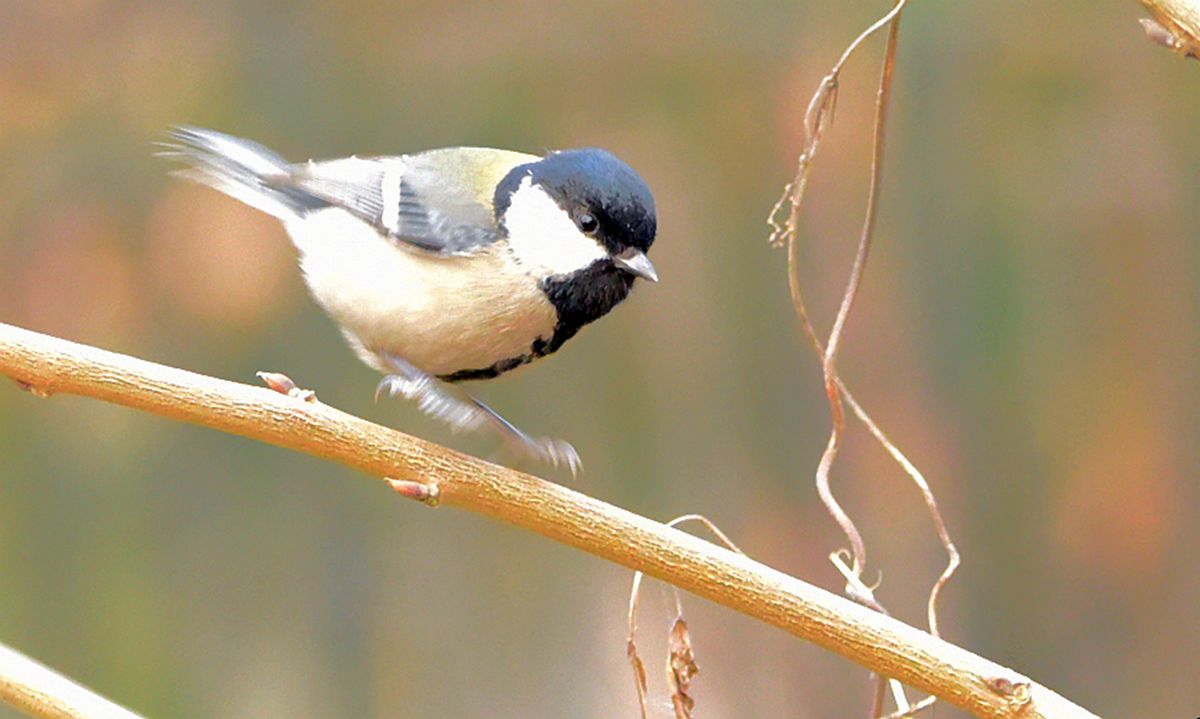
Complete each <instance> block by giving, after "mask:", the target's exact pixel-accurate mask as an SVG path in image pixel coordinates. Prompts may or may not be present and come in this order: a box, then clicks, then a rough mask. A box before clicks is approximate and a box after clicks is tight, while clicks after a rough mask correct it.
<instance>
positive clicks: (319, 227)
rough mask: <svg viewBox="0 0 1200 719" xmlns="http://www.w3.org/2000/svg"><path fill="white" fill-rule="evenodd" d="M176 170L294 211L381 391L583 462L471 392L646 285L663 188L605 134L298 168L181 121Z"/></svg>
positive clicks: (280, 214)
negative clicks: (523, 146) (594, 141)
mask: <svg viewBox="0 0 1200 719" xmlns="http://www.w3.org/2000/svg"><path fill="white" fill-rule="evenodd" d="M159 144H160V152H159V153H158V154H160V155H163V156H166V157H168V158H171V159H174V160H176V161H179V162H181V163H182V165H183V167H182V168H181V169H178V170H176V171H175V172H174V174H176V175H178V176H181V177H183V178H186V179H188V180H192V181H195V182H198V183H200V184H203V185H207V186H209V187H211V188H213V189H216V190H218V191H220V192H222V193H224V194H226V195H228V196H230V197H232V198H234V199H236V200H239V201H241V202H243V203H245V204H247V205H249V206H251V207H253V208H256V209H258V210H261V211H263V212H265V213H267V214H269V215H271V216H273V217H275V218H277V219H278V220H280V221H281V222H282V223H283V227H284V229H285V230H286V231H287V234H288V236H289V237H290V238H291V240H292V243H293V244H294V245H295V247H296V250H297V252H298V255H299V265H300V269H301V273H302V275H303V278H304V281H305V283H306V285H307V286H308V289H309V291H310V293H311V294H312V296H313V298H314V299H315V300H316V302H317V304H319V305H320V306H321V307H322V308H323V309H324V310H325V311H326V312H327V313H328V314H329V316H330V317H331V318H332V319H333V320H334V322H335V323H336V324H337V326H338V327H339V329H340V330H341V332H342V334H343V335H344V336H345V338H346V340H347V342H348V343H349V345H350V346H351V347H352V348H353V350H354V351H355V353H356V354H357V355H358V356H359V357H360V358H361V359H362V360H363V361H364V362H365V363H366V364H367V365H369V366H370V367H372V368H374V369H376V370H378V371H379V372H381V373H383V374H384V378H383V379H382V380H381V381H380V382H379V384H378V386H377V389H376V397H377V398H378V397H379V396H380V395H383V394H387V395H392V396H397V395H398V396H404V397H406V398H408V399H411V400H415V401H416V403H417V406H418V407H419V408H420V409H421V410H422V411H423V412H425V413H427V414H429V415H431V416H433V417H435V418H437V419H439V420H442V421H445V422H447V423H448V424H449V425H450V426H451V427H452V428H454V429H456V430H477V429H481V428H485V427H490V428H492V429H493V430H494V431H496V432H498V433H499V434H500V435H501V436H502V437H504V438H505V439H507V440H509V442H510V444H511V445H512V446H514V447H516V448H517V449H518V450H519V451H520V452H522V453H523V454H525V455H527V456H532V457H534V458H536V459H538V460H542V461H547V462H549V463H551V464H553V465H556V466H557V465H559V464H564V465H566V466H568V467H569V468H570V469H571V471H572V473H575V472H576V471H577V470H578V469H579V467H580V460H579V455H578V452H576V450H575V449H574V447H573V446H571V444H570V443H568V442H565V441H563V440H557V439H551V438H546V437H535V436H532V435H529V434H526V433H525V432H523V431H522V430H520V429H519V428H517V427H516V426H515V425H513V424H512V423H511V422H509V421H508V420H506V419H504V417H503V416H501V415H500V414H499V413H498V412H496V411H495V410H493V409H492V408H491V407H489V406H488V405H487V404H485V403H484V402H482V401H480V400H478V399H476V398H475V397H474V396H473V395H472V394H470V393H468V392H467V391H466V390H465V389H463V388H462V383H464V382H468V381H478V380H487V379H491V378H494V377H497V376H499V375H502V374H505V373H508V372H511V371H513V370H516V369H517V368H520V367H523V366H525V365H527V364H529V363H531V362H533V361H535V360H538V359H541V358H543V357H546V356H548V355H550V354H553V353H554V352H556V351H557V350H558V349H559V348H561V347H562V346H563V344H564V343H565V342H567V341H568V340H570V339H571V338H572V337H574V336H575V335H576V333H578V332H579V330H580V329H582V328H583V327H584V326H585V325H587V324H589V323H591V322H593V321H595V320H597V319H599V318H601V317H603V316H604V315H606V314H608V312H609V311H611V310H612V309H613V308H614V307H616V306H617V305H618V304H619V303H621V302H622V301H623V300H624V299H625V298H626V297H627V296H628V295H629V293H630V291H631V289H632V288H633V286H634V284H635V282H637V281H638V280H646V281H649V282H657V281H658V273H657V271H656V270H655V267H654V265H653V264H652V263H651V262H650V259H649V257H648V256H647V252H648V251H649V250H650V246H651V245H652V244H653V243H654V240H655V237H656V235H657V231H658V220H657V211H656V207H655V202H654V196H653V194H652V193H651V191H650V188H649V186H648V185H647V184H646V182H645V180H643V179H642V177H641V176H640V175H639V174H638V173H637V172H636V171H635V170H634V169H633V168H632V167H630V166H629V165H628V164H626V163H625V162H624V161H622V160H621V159H619V158H618V157H617V156H616V155H614V154H612V153H611V152H608V151H606V150H603V149H599V148H595V147H584V148H578V149H568V150H559V151H551V152H548V153H546V154H545V155H541V156H539V155H534V154H528V153H524V152H516V151H511V150H499V149H492V148H486V147H448V148H442V149H433V150H425V151H421V152H415V153H412V154H403V155H392V156H377V157H357V156H350V157H346V158H342V159H332V160H323V161H316V160H309V161H307V162H300V163H292V162H289V161H287V160H285V159H284V158H283V157H282V156H280V155H279V154H277V153H275V152H274V151H272V150H269V149H267V148H266V147H264V146H263V145H261V144H259V143H257V142H254V141H251V140H247V139H243V138H240V137H235V136H233V135H229V134H225V133H223V132H218V131H215V130H209V129H204V128H200V127H193V126H177V127H174V128H172V129H171V130H169V131H168V133H167V139H166V140H165V141H163V142H160V143H159Z"/></svg>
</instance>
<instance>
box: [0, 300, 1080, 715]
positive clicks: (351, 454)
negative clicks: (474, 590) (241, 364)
mask: <svg viewBox="0 0 1200 719" xmlns="http://www.w3.org/2000/svg"><path fill="white" fill-rule="evenodd" d="M0 374H3V375H7V376H9V377H11V378H13V379H15V380H17V381H18V382H20V383H23V384H24V385H28V386H29V387H31V388H34V389H36V390H37V391H38V392H40V393H42V394H44V395H47V396H53V395H62V394H73V395H80V396H85V397H92V398H95V399H100V400H104V401H107V402H113V403H116V404H120V405H124V406H127V407H133V408H135V409H141V410H143V411H146V412H151V413H154V414H158V415H161V416H164V417H169V418H171V419H175V420H179V421H182V422H190V423H193V424H198V425H201V426H204V427H210V428H212V429H216V430H220V431H223V432H228V433H231V434H237V435H241V436H244V437H249V438H251V439H256V440H259V441H262V442H266V443H269V444H274V445H276V446H279V447H283V448H285V449H291V450H294V451H298V452H305V453H307V454H311V455H313V456H315V457H320V458H323V459H328V460H331V461H334V462H338V463H341V464H343V465H346V466H348V467H352V468H354V469H357V470H359V471H361V472H364V473H366V474H368V475H370V476H373V477H377V478H382V477H391V478H394V479H399V480H406V481H412V482H419V483H422V484H426V485H436V486H437V488H438V496H439V498H440V501H441V503H442V504H443V505H445V506H451V507H459V508H462V509H467V510H470V511H473V512H476V513H478V514H481V515H483V516H485V517H490V518H493V519H496V520H499V521H503V522H507V523H509V524H512V525H514V526H518V527H523V528H525V529H528V530H530V531H532V532H536V533H537V534H540V535H542V536H544V537H547V538H549V539H553V540H555V541H558V542H562V543H564V544H567V545H569V546H572V547H576V548H578V549H582V550H583V551H585V552H588V553H590V554H593V555H595V556H597V557H600V558H602V559H606V560H608V561H611V562H615V563H618V564H621V565H623V566H626V567H629V568H630V569H634V570H638V571H643V572H645V573H646V574H648V575H650V576H653V577H655V578H657V579H660V580H662V581H664V582H667V583H669V584H673V585H675V586H678V587H679V588H681V589H684V590H685V591H689V592H692V593H693V594H696V595H698V596H701V597H704V598H706V599H709V600H712V601H714V602H716V603H718V604H721V605H723V606H726V607H728V608H730V609H733V610H734V611H738V612H741V613H743V614H746V615H748V616H751V617H755V618H757V619H759V620H761V621H764V622H766V623H768V624H771V625H772V626H776V627H779V628H780V629H783V630H785V631H787V632H789V633H791V634H793V635H795V636H797V637H800V638H803V639H806V640H808V641H810V642H813V643H814V644H816V645H818V646H820V647H824V648H826V649H828V650H830V651H834V652H836V653H838V654H841V655H842V656H844V657H846V658H848V659H850V660H851V661H854V662H857V663H859V664H861V665H862V666H864V667H867V668H868V669H870V670H871V671H874V672H878V673H880V674H883V675H885V676H890V677H895V678H896V679H899V680H901V681H903V682H904V683H906V684H908V685H909V686H913V687H916V688H918V689H921V690H923V691H925V692H928V693H931V694H935V695H937V696H939V697H942V698H943V699H945V700H946V701H948V702H950V703H951V704H953V705H955V706H959V707H962V708H963V709H965V710H967V711H969V712H971V713H973V714H975V715H976V716H979V717H985V718H990V717H995V718H997V719H999V718H1002V717H1012V716H1014V714H1013V712H1012V710H1011V706H1010V705H1011V696H1009V695H1004V694H1003V693H1001V692H997V691H996V690H994V689H993V688H992V686H994V684H993V685H989V684H988V683H987V681H989V678H991V680H992V681H993V682H994V680H995V678H997V677H1005V678H1008V680H1009V681H1010V682H1012V683H1013V684H1014V685H1016V684H1020V683H1026V684H1027V685H1028V695H1029V696H1030V697H1031V699H1030V701H1029V702H1028V703H1026V704H1024V705H1023V708H1022V712H1023V713H1022V714H1021V717H1022V719H1042V718H1046V719H1050V718H1053V719H1084V718H1086V717H1094V716H1095V715H1093V714H1092V713H1090V712H1088V711H1086V710H1085V709H1083V708H1081V707H1079V706H1077V705H1075V704H1073V703H1071V702H1069V701H1067V700H1066V699H1064V698H1063V697H1061V696H1059V695H1058V694H1057V693H1055V692H1054V691H1053V690H1051V689H1049V688H1047V687H1044V686H1041V685H1038V684H1035V683H1033V682H1032V680H1029V679H1027V678H1025V677H1023V676H1021V675H1020V674H1017V673H1016V672H1014V671H1012V670H1011V669H1008V668H1006V667H1003V666H1000V665H999V664H996V663H995V662H992V661H990V660H988V659H985V658H983V657H980V656H978V655H976V654H973V653H971V652H969V651H967V650H965V649H962V648H961V647H957V646H955V645H953V644H950V643H949V642H946V641H944V640H941V639H938V638H937V637H934V636H932V635H930V634H928V633H927V632H924V631H921V630H919V629H917V628H915V627H911V626H909V625H907V624H904V623H902V622H899V621H897V620H895V619H892V618H891V617H887V616H884V615H883V614H880V613H878V612H875V611H872V610H870V609H866V608H864V607H862V606H859V605H858V604H855V603H854V602H851V601H849V600H847V599H844V598H842V597H839V596H837V595H835V594H833V593H831V592H827V591H825V590H824V589H821V588H819V587H815V586H813V585H811V584H808V583H806V582H803V581H801V580H799V579H796V578H795V577H792V576H789V575H787V574H784V573H783V572H780V571H778V570H775V569H772V568H770V567H768V566H766V565H763V564H761V563H759V562H756V561H754V560H752V559H749V558H747V557H745V556H743V555H741V554H738V553H736V552H732V551H730V550H727V549H724V548H722V547H718V546H717V545H715V544H712V543H709V542H705V541H703V540H701V539H698V538H696V537H693V536H691V535H689V534H687V533H685V532H681V531H679V530H677V529H672V528H671V527H667V526H666V525H664V524H661V523H659V522H655V521H652V520H649V519H646V518H645V517H641V516H639V515H636V514H634V513H632V512H629V511H626V510H624V509H620V508H618V507H614V506H612V505H609V504H606V503H604V502H601V501H600V500H598V499H593V498H592V497H588V496H586V495H583V494H580V493H579V492H575V491H573V490H570V489H567V488H565V487H562V486H559V485H556V484H553V483H551V482H547V481H544V480H541V479H538V478H537V477H532V476H530V475H527V474H523V473H521V472H517V471H515V470H511V469H506V468H504V467H499V466H497V465H494V464H491V463H488V462H485V461H484V460H481V459H477V458H475V457H470V456H467V455H464V454H461V453H459V452H456V451H454V450H452V449H448V448H446V447H442V446H440V445H437V444H434V443H432V442H427V441H425V440H422V439H419V438H417V437H412V436H409V435H406V434H402V433H400V432H397V431H395V430H393V429H389V428H387V427H382V426H380V425H377V424H373V423H371V422H368V421H366V420H364V419H361V418H359V417H355V416H353V415H349V414H346V413H345V412H341V411H339V410H337V409H334V408H332V407H329V406H328V405H325V404H323V403H320V402H305V401H303V400H301V399H297V398H294V397H288V396H286V395H282V394H280V393H278V392H274V391H272V390H270V389H267V388H265V387H256V386H251V385H245V384H239V383H236V382H229V381H226V380H220V379H216V378H213V377H207V376H204V375H200V374H195V373H193V372H187V371H185V370H181V369H176V368H174V367H168V366H164V365H160V364H155V363H153V362H147V361H145V360H140V359H136V358H133V357H129V356H126V355H120V354H116V353H113V352H107V351H105V350H101V349H97V348H95V347H89V346H86V345H81V344H76V343H74V342H69V341H66V340H62V339H58V338H55V337H50V336H47V335H42V334H38V333H36V332H30V331H28V330H24V329H20V328H18V327H13V326H12V325H6V324H2V323H0ZM27 401H31V402H32V401H35V399H34V398H33V397H32V396H29V397H28V398H27ZM17 404H18V405H19V402H17ZM385 486H386V485H385Z"/></svg>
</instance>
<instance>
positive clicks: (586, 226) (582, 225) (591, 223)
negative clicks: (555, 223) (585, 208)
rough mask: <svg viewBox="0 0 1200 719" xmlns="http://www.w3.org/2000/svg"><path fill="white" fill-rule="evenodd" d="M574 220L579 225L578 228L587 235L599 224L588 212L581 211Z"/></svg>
mask: <svg viewBox="0 0 1200 719" xmlns="http://www.w3.org/2000/svg"><path fill="white" fill-rule="evenodd" d="M575 222H576V223H577V224H578V225H579V229H580V230H583V231H584V232H586V233H587V234H589V235H590V234H592V233H593V232H595V231H596V228H598V227H599V226H600V223H599V222H598V221H597V220H596V216H595V215H593V214H591V213H588V212H584V213H581V214H580V215H579V217H578V218H576V220H575Z"/></svg>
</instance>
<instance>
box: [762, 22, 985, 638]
mask: <svg viewBox="0 0 1200 719" xmlns="http://www.w3.org/2000/svg"><path fill="white" fill-rule="evenodd" d="M901 10H903V3H902V2H901V3H897V4H896V5H895V6H894V7H893V8H892V10H891V11H890V12H889V13H888V14H887V15H885V16H884V17H883V18H881V19H880V20H879V21H878V22H876V23H875V24H873V25H872V26H871V27H870V28H868V29H867V30H866V31H865V32H864V33H863V34H861V35H860V36H859V37H858V38H856V39H855V42H854V43H852V44H851V45H850V47H848V48H847V50H846V52H844V53H843V54H842V57H841V58H840V59H839V61H838V64H837V65H835V67H834V70H833V71H832V72H831V73H830V75H829V76H827V77H826V79H825V80H824V81H822V83H821V86H820V87H819V88H818V89H817V92H816V93H815V94H814V96H813V99H812V101H811V102H810V104H809V110H808V113H807V114H806V122H805V128H806V132H807V134H808V141H807V143H806V146H805V149H804V151H803V152H802V153H801V157H800V164H799V169H798V172H797V176H796V177H795V178H794V179H793V180H792V181H791V182H789V183H788V185H787V186H786V187H785V189H784V194H783V197H781V198H780V200H779V202H778V203H776V206H775V208H774V209H773V210H772V213H771V216H770V217H769V218H768V224H769V225H770V226H771V227H772V233H771V238H770V240H771V242H772V243H773V244H781V243H784V244H786V246H787V266H788V289H789V291H790V292H791V297H792V304H793V306H794V307H795V310H796V314H797V316H798V317H799V319H800V325H801V328H802V329H803V330H804V333H805V335H806V336H807V337H808V339H809V342H810V344H811V345H812V346H813V348H814V349H815V351H816V353H817V355H818V356H819V357H821V358H822V360H824V358H825V357H826V356H827V354H828V352H827V350H826V347H825V344H824V343H823V342H822V340H821V338H820V336H819V335H818V334H817V331H816V328H815V327H814V326H813V323H812V320H811V318H810V317H809V314H808V309H807V306H806V304H805V301H804V294H803V289H802V287H801V283H800V248H799V239H798V229H799V228H798V224H797V220H798V212H799V207H800V204H801V200H802V196H803V189H804V186H805V184H806V183H807V178H808V171H809V170H810V169H811V165H812V163H811V160H812V158H813V157H814V156H815V154H816V149H817V147H818V146H819V143H820V139H821V133H822V132H823V131H824V129H825V126H826V123H827V120H826V119H825V118H826V116H827V115H826V113H827V112H828V110H829V109H830V107H831V103H830V101H829V99H828V98H829V96H830V91H829V88H830V87H831V86H836V77H837V76H838V74H839V73H840V71H841V68H842V65H844V63H845V61H846V60H847V59H848V58H849V56H850V53H851V52H853V50H855V49H856V48H857V47H858V45H859V44H860V43H861V42H862V40H864V39H865V38H866V37H867V36H869V35H870V34H871V33H873V32H875V31H876V30H878V29H880V28H881V27H883V25H884V24H886V23H887V22H888V21H890V20H891V19H892V18H895V17H898V13H899V12H900V11H901ZM892 32H893V33H894V32H896V27H895V26H893V28H892ZM894 50H895V45H894V43H891V42H889V46H888V51H887V53H886V55H887V59H885V69H886V67H887V66H888V65H889V64H891V63H893V62H894V60H892V59H891V58H892V57H893V56H894ZM830 78H834V80H833V81H832V82H831V80H830ZM881 80H882V79H881ZM882 89H883V88H882V84H881V90H882ZM881 99H885V98H881ZM879 108H880V105H879V103H878V102H877V109H879ZM814 117H816V118H818V119H817V120H814ZM879 119H880V118H879V117H878V115H877V118H876V120H877V121H876V134H877V135H878V134H879V129H880V123H879ZM881 149H882V148H881V147H880V146H879V145H878V144H876V152H875V163H876V164H877V163H879V162H881V160H882V155H881V154H880V151H881ZM874 166H875V165H873V168H874ZM872 172H873V178H878V177H879V176H878V175H877V174H875V171H874V169H873V170H872ZM789 201H790V202H789ZM785 204H790V206H791V214H790V215H789V217H788V219H787V221H786V222H785V223H784V224H782V225H781V224H780V223H779V222H778V220H777V219H776V218H777V217H778V214H779V212H780V210H781V208H782V207H783V206H784V205H785ZM843 304H844V303H843ZM835 369H836V368H835ZM834 380H835V383H836V385H837V389H838V391H839V392H840V393H841V396H842V397H843V398H844V399H845V401H846V404H848V405H849V406H850V409H851V410H852V411H853V412H854V414H855V415H856V416H857V417H858V419H859V421H861V422H862V423H863V424H864V425H865V426H866V427H867V429H868V431H870V432H871V434H872V436H874V437H875V439H876V441H878V442H879V443H880V445H882V446H883V448H884V449H885V450H886V451H887V452H888V454H890V455H891V456H892V458H893V459H894V460H895V461H896V462H897V463H898V464H899V465H900V466H901V468H902V469H903V470H904V472H905V473H906V474H907V475H908V476H909V478H910V479H911V480H912V482H913V483H914V484H915V485H916V486H917V488H918V489H919V490H920V492H921V496H922V498H923V499H924V501H925V504H926V507H927V509H928V511H929V514H930V517H931V520H932V521H933V523H934V527H935V529H936V530H937V534H938V538H939V540H940V541H941V543H942V546H943V547H944V548H945V550H946V555H947V562H946V567H945V568H944V569H943V571H942V574H941V575H940V576H939V577H938V579H937V581H936V582H935V583H934V585H933V587H932V589H931V590H930V593H929V600H928V603H927V615H928V621H929V629H930V631H931V632H932V633H933V634H934V635H939V634H940V631H939V627H938V620H937V607H938V600H939V599H940V596H941V591H942V589H943V588H944V587H945V585H946V583H947V582H948V581H949V580H950V578H951V577H952V576H953V575H954V573H955V571H956V570H957V569H958V567H959V565H960V563H961V560H960V556H959V553H958V550H957V548H956V547H955V546H954V542H953V541H952V540H951V538H950V533H949V531H948V530H947V528H946V523H945V521H944V519H943V517H942V515H941V511H940V509H939V508H938V505H937V500H936V498H935V497H934V494H933V491H932V489H931V488H930V486H929V483H928V481H926V479H925V477H924V476H923V475H922V474H921V472H920V471H919V470H918V469H917V467H916V465H914V464H913V463H912V462H911V461H909V459H908V458H907V457H906V456H905V455H904V453H903V452H902V451H900V449H899V447H898V446H897V445H896V444H895V443H894V442H892V441H891V439H889V438H888V436H887V434H886V433H885V432H884V431H883V430H882V428H880V427H879V425H878V424H877V423H876V422H875V421H874V420H873V419H872V418H871V416H870V415H869V414H868V413H867V411H866V410H865V409H864V408H863V406H862V405H861V404H860V403H859V402H858V400H857V399H856V398H855V397H854V395H853V394H852V393H851V392H850V389H849V388H848V387H847V386H846V384H845V382H844V381H843V380H842V378H841V377H840V376H839V375H837V374H836V373H835V375H834ZM835 416H836V415H835ZM834 432H835V433H837V432H838V428H837V427H836V425H835V428H834ZM831 439H832V438H831ZM826 479H827V475H826ZM826 489H828V485H827V484H826ZM827 506H828V505H827ZM833 508H836V510H838V511H840V510H841V507H840V506H839V505H837V503H836V502H834V503H833V505H832V507H831V511H833ZM833 514H834V517H835V519H838V522H839V524H840V525H841V526H842V528H843V531H846V530H847V529H852V530H853V533H851V532H847V535H848V537H850V539H851V543H852V544H853V537H854V534H857V529H856V528H854V525H853V522H849V523H848V524H847V523H845V522H842V521H841V519H840V518H839V517H838V513H837V511H833ZM841 514H842V516H843V517H844V516H845V515H844V512H843V513H841ZM847 520H848V518H847ZM860 541H861V540H860ZM864 555H865V551H864V552H861V553H858V554H857V555H856V556H857V557H858V558H859V560H860V561H859V562H858V566H859V571H860V572H861V565H862V563H863V562H865V556H864ZM847 591H852V585H850V584H848V587H847Z"/></svg>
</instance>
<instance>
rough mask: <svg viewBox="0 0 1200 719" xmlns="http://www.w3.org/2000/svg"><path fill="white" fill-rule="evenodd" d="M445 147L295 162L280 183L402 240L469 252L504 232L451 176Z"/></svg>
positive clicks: (426, 247)
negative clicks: (444, 162)
mask: <svg viewBox="0 0 1200 719" xmlns="http://www.w3.org/2000/svg"><path fill="white" fill-rule="evenodd" d="M442 152H443V151H434V152H429V153H422V154H419V155H409V156H404V157H380V158H362V159H360V158H347V159H345V160H333V161H330V162H319V163H318V162H310V163H306V164H302V165H294V166H293V171H292V172H291V173H289V174H288V175H287V176H286V177H285V178H280V179H279V180H278V182H281V183H286V184H287V185H288V186H289V187H292V188H295V189H298V190H301V191H303V192H307V193H310V194H312V195H313V196H315V197H318V198H320V199H322V200H324V201H326V202H328V203H330V204H332V205H335V206H337V207H340V208H342V209H344V210H346V211H347V212H349V213H350V214H352V215H354V216H355V217H358V218H359V219H361V220H362V221H364V222H366V223H367V224H369V225H371V226H372V227H374V228H375V229H376V230H377V231H379V232H380V234H383V235H385V236H386V237H388V238H390V239H392V240H394V241H396V242H400V243H405V244H409V245H413V246H416V247H420V248H421V249H424V250H429V251H433V252H439V253H444V254H466V253H470V252H472V251H474V250H475V249H477V248H479V247H481V246H483V245H486V244H489V243H491V242H495V241H496V239H498V237H499V231H498V230H497V228H496V223H495V220H494V215H493V212H492V209H491V207H490V203H487V204H485V203H483V202H481V201H480V200H479V198H478V197H476V196H473V195H472V193H471V192H470V188H469V187H467V188H464V187H463V186H462V184H463V180H464V179H470V178H461V177H449V178H448V177H446V175H445V173H444V172H443V168H442V167H439V163H437V162H436V159H437V155H439V154H442Z"/></svg>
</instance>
